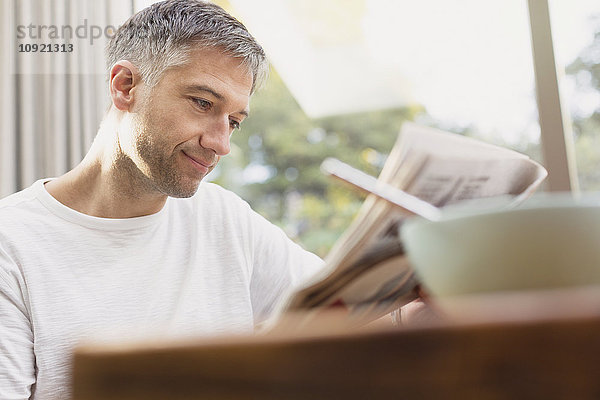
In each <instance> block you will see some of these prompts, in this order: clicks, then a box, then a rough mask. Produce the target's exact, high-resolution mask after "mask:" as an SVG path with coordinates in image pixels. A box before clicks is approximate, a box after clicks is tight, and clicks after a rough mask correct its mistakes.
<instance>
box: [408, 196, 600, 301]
mask: <svg viewBox="0 0 600 400" xmlns="http://www.w3.org/2000/svg"><path fill="white" fill-rule="evenodd" d="M401 234H402V238H403V241H404V244H405V246H406V250H407V253H408V257H409V260H410V261H411V264H412V266H413V268H414V269H415V272H416V274H417V276H418V277H419V278H420V279H421V282H422V283H423V285H424V286H425V288H426V290H428V291H429V292H430V293H431V294H432V295H433V296H437V297H448V296H457V295H466V294H473V293H485V292H499V291H514V290H529V289H555V288H565V287H574V286H584V285H594V284H600V196H599V195H586V196H581V197H580V198H579V199H576V198H573V197H572V196H571V195H567V194H558V195H543V196H538V197H534V198H532V199H530V200H528V201H527V202H525V203H523V204H522V205H520V206H518V207H517V208H506V207H499V206H497V203H496V205H494V206H493V207H492V208H491V209H490V207H489V202H486V201H482V202H480V203H479V204H476V203H472V204H471V205H468V206H462V207H452V208H448V209H447V210H444V212H443V213H442V219H441V220H440V221H436V222H431V221H426V220H424V219H421V218H413V219H410V220H408V221H406V223H405V224H404V225H403V227H402V231H401Z"/></svg>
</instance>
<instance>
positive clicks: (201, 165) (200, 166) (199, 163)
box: [182, 150, 215, 174]
mask: <svg viewBox="0 0 600 400" xmlns="http://www.w3.org/2000/svg"><path fill="white" fill-rule="evenodd" d="M182 153H183V155H184V156H185V157H186V158H187V159H188V160H189V161H190V162H191V164H192V165H193V166H194V167H195V168H196V169H197V170H199V171H200V172H202V173H204V174H206V173H208V172H209V171H210V170H211V169H212V168H213V166H214V165H215V164H214V162H206V161H203V160H199V159H197V158H194V157H192V156H190V155H189V154H187V153H186V152H185V151H183V150H182Z"/></svg>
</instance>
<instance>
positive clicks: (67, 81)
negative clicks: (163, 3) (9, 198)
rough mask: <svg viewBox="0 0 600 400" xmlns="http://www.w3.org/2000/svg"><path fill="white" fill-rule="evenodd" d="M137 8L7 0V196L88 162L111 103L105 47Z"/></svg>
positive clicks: (0, 134) (1, 43)
mask: <svg viewBox="0 0 600 400" xmlns="http://www.w3.org/2000/svg"><path fill="white" fill-rule="evenodd" d="M133 11H134V1H133V0H103V1H98V0H2V1H1V2H0V35H1V36H0V52H1V54H0V57H1V58H0V60H2V62H0V93H1V96H2V98H1V104H0V105H1V108H0V197H4V196H6V195H8V194H10V193H13V192H15V191H17V190H20V189H23V188H25V187H27V186H29V185H31V184H32V183H33V182H34V181H35V180H37V179H41V178H43V177H51V176H58V175H61V174H63V173H65V172H66V171H67V170H69V169H70V168H72V167H74V166H75V165H76V164H77V163H78V162H79V161H80V160H81V159H82V158H83V156H84V155H85V153H86V152H87V150H88V149H89V146H90V144H91V142H92V140H93V138H94V136H95V134H96V131H97V129H98V125H99V122H100V120H101V119H102V116H103V114H104V112H105V111H106V109H107V107H108V105H109V97H108V86H107V79H106V72H105V62H104V47H105V45H106V42H107V40H108V38H109V37H110V36H111V34H112V33H113V32H114V31H113V30H112V29H113V28H114V29H116V28H117V27H118V26H119V25H120V24H122V23H123V22H124V21H125V20H126V19H127V18H128V17H129V16H130V15H131V14H132V13H133ZM34 45H37V49H36V50H37V51H35V52H34V49H35V46H34ZM70 45H72V46H73V47H72V51H71V52H69V47H70ZM30 46H31V47H30ZM28 50H29V51H28ZM48 50H50V51H48ZM56 50H58V51H56Z"/></svg>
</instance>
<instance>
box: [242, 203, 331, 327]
mask: <svg viewBox="0 0 600 400" xmlns="http://www.w3.org/2000/svg"><path fill="white" fill-rule="evenodd" d="M249 218H250V221H251V224H250V226H251V229H252V238H253V241H252V244H253V249H252V253H253V269H252V276H251V281H250V291H251V300H252V308H253V313H254V322H255V324H257V323H260V322H262V321H264V320H265V319H266V318H268V317H269V315H270V314H271V313H272V311H273V310H274V308H275V306H276V305H277V304H278V302H280V301H282V300H283V296H284V295H285V294H286V293H287V292H288V291H289V290H290V288H293V287H298V286H300V285H302V283H304V282H306V281H307V280H308V279H310V278H311V277H312V276H313V275H314V274H315V273H317V272H318V271H319V270H320V269H322V267H323V266H324V262H323V260H322V259H321V258H319V257H318V256H317V255H315V254H313V253H311V252H309V251H306V250H304V249H303V248H302V247H301V246H299V245H298V244H296V243H295V242H294V241H292V240H291V239H290V238H288V236H287V235H286V234H285V233H284V232H283V230H282V229H281V228H279V227H277V226H276V225H273V224H272V223H270V222H269V221H267V220H266V219H265V218H263V217H262V216H260V215H259V214H258V213H256V212H254V211H252V210H250V215H249Z"/></svg>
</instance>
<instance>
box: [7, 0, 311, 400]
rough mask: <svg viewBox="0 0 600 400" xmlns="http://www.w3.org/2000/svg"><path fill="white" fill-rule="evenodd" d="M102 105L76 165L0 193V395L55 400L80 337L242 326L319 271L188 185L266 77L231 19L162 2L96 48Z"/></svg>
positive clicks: (211, 8)
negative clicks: (105, 83)
mask: <svg viewBox="0 0 600 400" xmlns="http://www.w3.org/2000/svg"><path fill="white" fill-rule="evenodd" d="M107 58H108V63H109V68H110V79H109V90H110V97H111V99H112V105H111V107H110V109H109V111H108V112H107V114H106V115H105V117H104V119H103V121H102V123H101V126H100V128H99V131H98V134H97V137H96V139H95V141H94V143H93V145H92V147H91V149H90V150H89V152H88V154H87V155H86V157H85V158H84V160H83V161H82V162H81V163H80V164H79V165H78V166H77V167H76V168H74V169H73V170H72V171H69V172H68V173H66V174H65V175H63V176H61V177H58V178H56V179H43V180H40V181H38V182H36V183H35V184H33V185H32V186H31V187H29V188H27V189H25V190H23V191H21V192H19V193H16V194H14V195H12V196H9V197H8V198H5V199H4V200H2V201H0V321H1V323H0V324H1V325H0V398H1V399H4V400H8V399H27V398H30V397H31V398H36V399H59V398H66V397H68V393H69V387H68V380H69V377H68V364H69V354H70V352H71V351H72V348H73V346H74V345H76V344H77V343H78V342H79V341H81V340H84V339H86V338H91V337H94V338H98V337H106V336H107V335H110V336H116V337H123V336H124V335H127V336H131V335H139V334H142V333H150V334H152V335H168V336H169V337H181V336H186V335H200V334H218V333H221V332H232V331H235V332H240V331H241V332H244V331H246V332H248V331H252V329H253V327H254V326H255V324H256V323H258V322H260V321H262V320H263V319H264V318H266V317H267V316H268V315H269V313H270V312H271V311H272V310H273V307H274V305H275V304H276V302H277V301H278V300H280V299H281V297H282V294H283V293H284V292H285V291H286V290H288V289H289V288H290V287H292V286H294V285H297V284H298V283H299V282H300V281H302V280H303V279H305V278H306V277H308V275H310V274H311V273H312V272H313V271H315V270H316V269H317V268H318V267H319V266H320V265H321V264H322V262H321V260H320V259H319V258H318V257H316V256H315V255H313V254H311V253H308V252H306V251H304V250H302V249H301V248H300V247H299V246H297V245H296V244H294V243H293V242H291V241H290V240H289V239H288V238H287V237H286V236H285V235H284V234H283V232H282V231H281V230H279V229H278V228H276V227H275V226H273V225H271V224H270V223H268V222H267V221H265V220H264V219H263V218H261V217H260V216H259V215H258V214H256V213H254V212H253V211H252V210H250V208H249V206H248V205H247V204H246V203H245V202H243V201H242V200H241V199H239V198H238V197H237V196H235V195H234V194H232V193H231V192H228V191H226V190H224V189H221V188H220V187H218V186H216V185H213V184H209V183H206V182H202V179H203V178H204V177H205V176H206V174H208V173H209V172H210V171H211V170H212V169H213V168H214V167H215V165H216V164H217V162H218V161H219V159H220V157H222V156H225V155H226V154H227V153H228V152H229V148H230V147H229V146H230V145H229V139H230V135H231V134H232V132H233V131H234V130H235V129H237V128H238V127H239V126H240V124H241V123H242V121H243V120H244V119H245V118H246V117H247V115H248V113H249V98H250V95H251V93H252V92H253V90H254V88H255V87H256V86H257V85H258V84H259V83H260V80H261V79H262V78H263V77H264V75H265V70H266V68H267V66H266V60H265V55H264V52H263V50H262V49H261V47H260V46H259V45H258V44H257V43H256V41H255V40H254V39H253V38H252V37H251V36H250V34H249V33H248V32H247V31H246V29H245V28H244V27H243V25H241V24H240V23H239V22H238V21H236V20H235V19H233V18H232V17H231V16H229V15H228V14H226V13H225V12H224V11H223V10H222V9H220V8H219V7H217V6H215V5H212V4H209V3H203V2H199V1H189V0H168V1H165V2H163V3H158V4H155V5H153V6H151V7H149V8H147V9H145V10H143V11H142V12H140V13H138V14H136V15H135V16H133V17H132V18H131V19H129V20H128V21H127V22H126V23H125V24H124V25H123V26H122V27H121V28H119V30H118V32H117V33H116V35H115V37H114V38H113V39H112V40H111V42H110V44H109V46H108V47H107Z"/></svg>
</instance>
